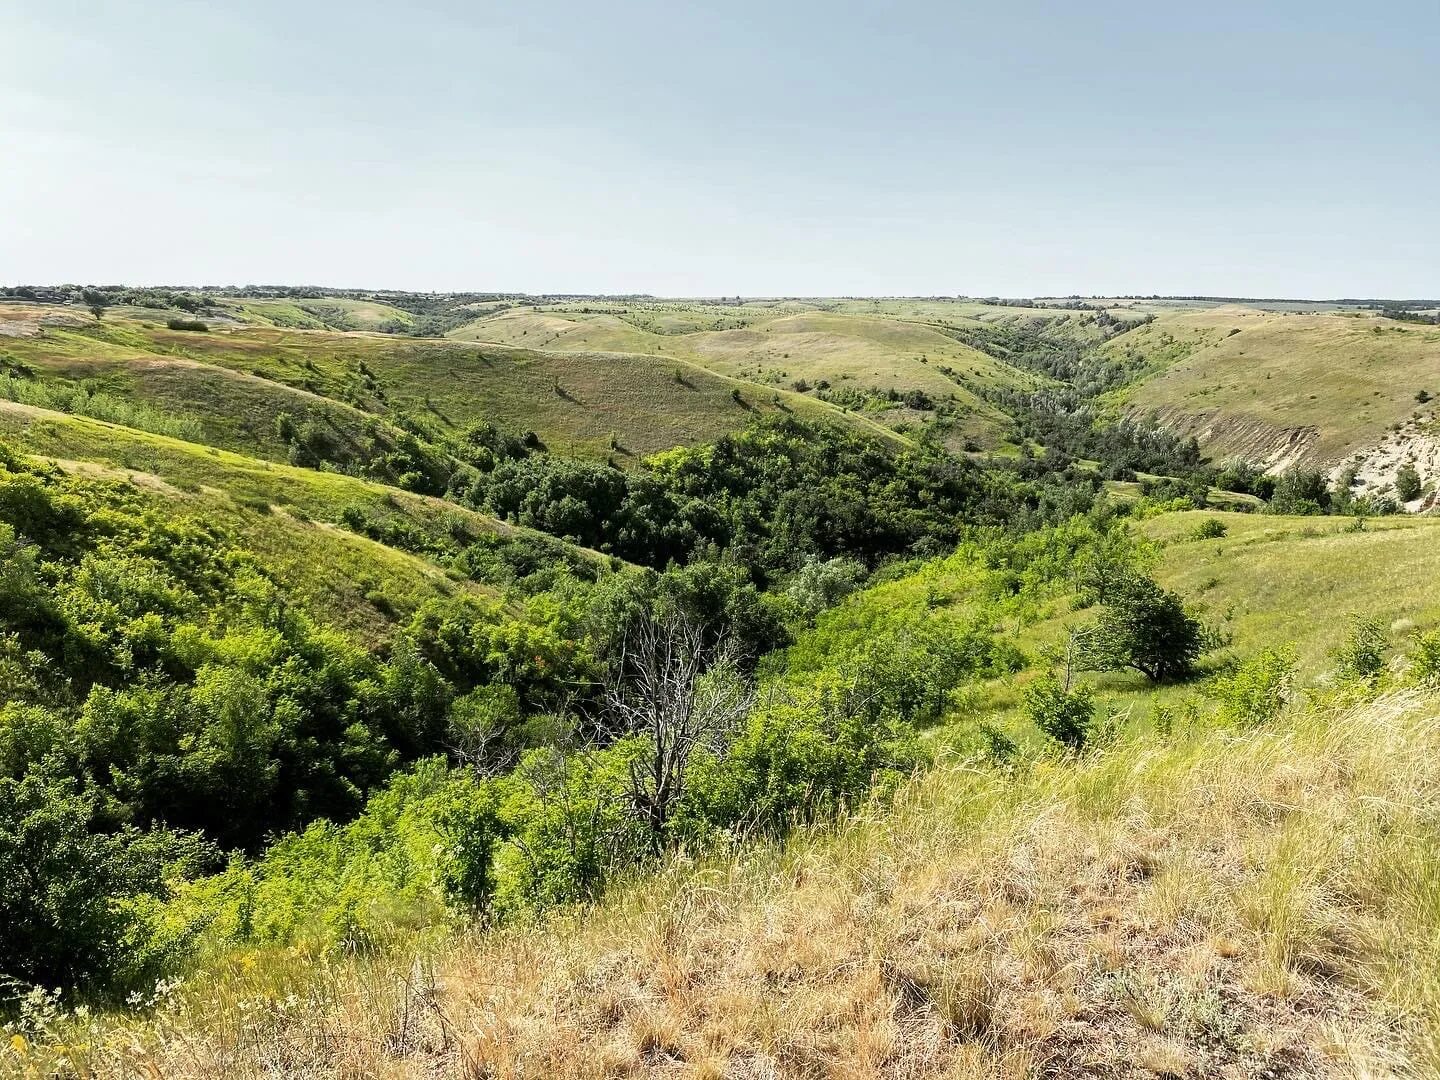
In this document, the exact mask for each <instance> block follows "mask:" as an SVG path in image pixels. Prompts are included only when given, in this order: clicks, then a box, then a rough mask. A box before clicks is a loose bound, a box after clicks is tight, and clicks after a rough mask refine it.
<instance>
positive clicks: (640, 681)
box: [606, 610, 753, 851]
mask: <svg viewBox="0 0 1440 1080" xmlns="http://www.w3.org/2000/svg"><path fill="white" fill-rule="evenodd" d="M752 700H753V692H752V690H751V688H750V686H749V685H748V684H747V683H746V682H745V681H744V680H742V679H741V678H740V677H739V675H738V674H737V673H736V670H735V662H734V659H733V657H732V655H731V650H730V647H729V644H728V641H727V640H724V639H722V640H721V641H720V642H719V643H718V644H716V645H713V646H709V647H707V645H706V633H705V627H704V626H703V625H702V624H701V623H699V622H698V621H696V620H694V619H691V618H689V617H688V616H687V615H685V614H684V613H683V612H682V611H679V610H672V611H670V612H668V613H666V614H664V615H662V616H660V617H659V618H656V617H654V616H649V615H647V616H644V617H642V618H641V619H639V620H638V621H637V622H636V623H635V624H634V626H633V627H632V629H631V631H630V633H629V634H628V635H627V637H626V641H625V645H624V649H623V652H622V656H621V662H620V677H619V679H617V680H616V682H615V683H614V684H613V685H612V686H611V687H610V689H609V691H608V692H607V694H606V705H607V711H608V712H609V714H610V716H611V717H612V718H613V719H614V720H615V721H617V722H618V724H619V726H620V728H621V730H623V731H624V732H626V733H628V734H632V735H638V736H639V737H640V739H641V743H640V747H641V749H640V751H639V752H638V753H637V754H636V756H635V757H634V758H632V759H631V761H630V763H629V766H630V784H629V794H630V801H631V804H632V805H633V807H634V809H635V811H636V813H637V814H638V815H639V817H640V819H641V820H642V821H643V822H644V824H645V826H646V827H647V828H648V829H649V831H650V840H651V844H652V846H653V847H654V848H655V850H656V851H660V850H662V849H663V847H664V843H665V836H666V827H667V825H668V824H669V821H670V815H671V812H672V811H673V810H674V808H675V806H676V804H678V803H679V801H680V799H681V798H682V797H683V796H684V793H685V781H686V773H687V770H688V767H689V764H690V758H691V756H692V755H693V754H694V753H695V751H696V750H697V749H699V748H701V747H708V748H710V749H715V750H718V749H720V744H721V743H723V742H724V740H725V738H726V737H727V736H728V735H729V734H730V733H731V732H732V731H733V730H734V729H735V727H736V725H738V724H739V722H740V720H741V719H742V718H743V717H744V716H745V715H746V713H748V712H749V710H750V704H751V701H752Z"/></svg>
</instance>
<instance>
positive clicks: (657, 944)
mask: <svg viewBox="0 0 1440 1080" xmlns="http://www.w3.org/2000/svg"><path fill="white" fill-rule="evenodd" d="M1437 718H1440V700H1437V699H1436V698H1434V697H1433V696H1432V697H1425V696H1421V695H1418V694H1415V693H1408V692H1407V693H1404V694H1400V695H1395V696H1389V697H1385V698H1382V699H1380V700H1378V701H1375V702H1371V703H1367V704H1362V705H1358V706H1346V705H1343V704H1336V705H1332V706H1329V707H1326V708H1323V709H1318V710H1311V711H1307V712H1296V713H1292V714H1290V715H1288V716H1287V717H1285V718H1282V719H1281V720H1280V721H1278V722H1276V723H1274V724H1272V725H1270V726H1265V727H1261V728H1257V729H1253V730H1249V731H1246V732H1244V733H1237V732H1236V731H1234V730H1231V729H1214V728H1212V729H1200V730H1194V731H1191V732H1189V733H1186V734H1183V735H1179V736H1174V737H1172V738H1170V739H1159V738H1156V737H1154V736H1139V735H1137V736H1133V737H1130V738H1128V739H1126V740H1123V741H1121V742H1119V743H1118V744H1116V745H1114V746H1112V747H1110V748H1109V749H1107V750H1105V751H1103V752H1100V753H1096V754H1093V755H1091V756H1087V757H1083V758H1073V757H1070V758H1058V757H1057V758H1042V759H1037V760H1034V761H1032V762H1031V763H1029V764H1028V765H1024V766H1021V767H1019V770H1018V771H1015V770H1013V769H1007V768H1002V767H998V766H993V765H988V764H984V763H980V762H976V761H969V760H966V761H958V760H957V761H954V762H952V763H950V764H948V765H944V766H942V767H940V768H938V769H936V770H935V771H933V772H931V773H930V774H928V775H926V776H923V777H921V778H918V779H917V780H916V781H915V782H914V783H913V784H911V785H910V786H909V787H907V788H906V789H904V790H903V792H902V793H901V796H900V797H899V799H898V801H897V802H896V804H895V805H894V806H893V807H887V808H879V807H877V808H874V809H873V810H872V811H871V812H868V813H866V814H863V815H861V816H859V817H857V818H855V819H853V820H851V821H849V822H848V823H846V824H844V825H843V826H841V827H837V828H835V829H833V830H826V831H820V832H815V833H810V834H805V835H801V836H799V837H796V838H795V839H794V840H792V842H791V843H790V844H789V845H787V846H786V847H783V848H781V847H774V846H767V847H757V848H751V849H745V850H742V851H740V852H737V853H736V854H734V855H733V856H730V857H726V858H722V859H716V860H712V861H709V862H706V863H703V864H699V865H695V864H690V863H687V862H685V861H683V860H682V861H678V862H676V863H675V864H674V865H672V866H671V867H670V868H669V869H668V870H667V871H666V872H664V873H663V874H660V875H658V876H656V877H652V878H649V879H647V880H645V881H641V882H637V883H635V884H634V885H633V886H632V887H629V888H626V889H621V890H619V891H617V892H616V893H615V894H614V895H613V896H612V897H611V898H610V899H609V900H607V901H606V902H605V903H603V904H601V905H600V906H598V907H597V908H595V909H590V910H582V911H575V912H570V913H562V914H559V915H556V916H553V917H551V918H548V919H546V920H544V921H542V922H539V923H538V924H536V925H533V926H517V927H512V928H509V929H506V930H502V931H488V932H486V931H477V932H475V933H473V934H470V935H468V936H465V937H462V938H460V939H457V940H451V941H449V942H441V943H439V944H438V946H437V945H436V944H435V943H434V942H433V941H432V942H424V941H421V940H419V939H417V940H416V942H415V943H414V945H413V947H411V948H409V949H402V950H400V951H398V952H396V953H392V954H387V955H380V956H369V957H342V956H334V955H314V954H308V953H305V952H304V951H296V950H285V951H280V950H276V951H273V952H268V953H256V952H247V953H242V954H236V955H233V956H229V957H226V958H221V959H219V960H217V961H215V962H214V963H213V964H212V965H211V966H210V967H208V968H207V970H206V971H205V972H204V974H203V975H202V976H199V977H197V978H195V979H194V980H192V981H191V982H189V983H188V984H186V985H184V986H181V987H178V988H169V989H167V990H166V993H165V995H164V1000H163V1001H162V1002H161V1004H160V1005H159V1007H158V1008H157V1009H156V1010H155V1011H153V1012H152V1013H151V1014H149V1015H136V1016H132V1017H124V1016H122V1017H111V1018H107V1019H105V1020H103V1021H101V1022H94V1021H92V1020H90V1019H89V1018H82V1019H81V1020H76V1019H74V1018H59V1019H57V1020H55V1022H54V1023H53V1025H52V1028H51V1034H50V1038H51V1040H52V1042H51V1044H50V1045H42V1046H40V1047H38V1048H36V1047H34V1046H29V1045H27V1046H26V1047H25V1049H24V1050H23V1052H21V1051H15V1052H14V1053H13V1056H12V1059H11V1060H12V1061H19V1060H22V1059H23V1060H24V1062H25V1063H26V1064H28V1065H31V1066H33V1067H34V1068H35V1069H37V1070H39V1072H38V1073H37V1074H38V1075H50V1074H51V1073H60V1072H64V1071H65V1070H66V1068H67V1067H73V1071H74V1072H77V1073H79V1074H81V1075H132V1074H133V1075H151V1076H166V1077H183V1076H201V1075H226V1076H239V1077H251V1076H254V1077H258V1076H262V1075H304V1076H319V1075H327V1076H328V1075H354V1076H362V1075H363V1076H376V1077H419V1076H430V1075H437V1074H443V1075H455V1076H462V1077H475V1078H479V1077H529V1076H534V1077H542V1076H543V1077H599V1076H619V1075H641V1076H644V1075H654V1076H660V1075H665V1076H671V1075H687V1076H709V1077H720V1076H727V1075H744V1076H846V1077H861V1076H886V1077H929V1076H936V1077H938V1076H950V1077H955V1076H958V1077H975V1078H978V1077H1016V1078H1018V1077H1023V1076H1034V1075H1052V1076H1071V1075H1095V1076H1111V1075H1114V1076H1120V1075H1126V1076H1129V1075H1146V1074H1149V1075H1155V1076H1177V1077H1178V1076H1197V1077H1198V1076H1233V1077H1242V1076H1259V1075H1275V1076H1354V1077H1360V1076H1365V1077H1380V1076H1433V1075H1436V1074H1437V1072H1440V902H1437V899H1436V897H1437V896H1440V821H1437V817H1436V807H1437V805H1440V720H1437ZM56 1041H58V1042H59V1043H61V1044H62V1045H63V1047H64V1049H63V1050H57V1049H56V1048H55V1046H54V1042H56ZM0 1052H3V1049H0ZM61 1058H64V1059H66V1060H67V1061H68V1062H70V1066H66V1065H64V1064H63V1063H62V1061H61Z"/></svg>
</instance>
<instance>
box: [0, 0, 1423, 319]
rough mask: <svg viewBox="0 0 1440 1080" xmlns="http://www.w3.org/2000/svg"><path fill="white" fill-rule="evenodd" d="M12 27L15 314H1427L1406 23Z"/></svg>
mask: <svg viewBox="0 0 1440 1080" xmlns="http://www.w3.org/2000/svg"><path fill="white" fill-rule="evenodd" d="M0 13H3V15H4V24H5V26H6V28H7V32H6V38H5V41H4V43H3V45H0V50H3V53H0V55H3V56H4V58H5V61H6V63H5V64H4V65H3V66H0V93H3V94H4V97H5V101H6V104H7V108H6V116H5V119H4V120H3V121H0V153H3V154H4V157H5V161H6V167H5V168H4V169H3V170H0V199H3V200H4V204H5V205H6V207H7V210H8V211H9V212H8V213H7V214H6V215H5V217H4V219H3V224H0V281H3V282H6V283H14V284H19V283H32V284H39V283H60V282H85V283H102V282H123V283H127V284H199V283H213V284H217V285H223V284H241V283H279V282H289V283H294V285H295V286H296V287H304V286H305V285H318V284H319V283H324V284H325V286H326V287H332V288H357V289H397V290H398V289H408V290H414V291H435V292H455V291H465V292H513V293H528V294H551V295H554V294H572V295H604V294H610V295H623V294H637V293H643V294H650V295H655V296H664V297H698V296H734V295H737V294H739V295H745V296H954V295H971V296H1009V297H1021V296H1054V297H1065V296H1071V295H1090V296H1116V295H1147V296H1148V295H1156V294H1159V295H1167V296H1200V295H1210V296H1221V297H1241V296H1245V297H1254V298H1277V299H1278V298H1292V299H1298V298H1314V299H1337V298H1361V299H1365V298H1393V299H1418V298H1428V297H1431V296H1434V295H1435V294H1437V293H1440V274H1437V260H1436V258H1435V256H1434V252H1433V236H1434V235H1435V232H1436V229H1437V227H1440V206H1437V203H1436V201H1435V200H1434V198H1433V195H1432V194H1431V190H1430V189H1431V187H1432V186H1433V178H1434V176H1435V175H1437V172H1440V147H1437V144H1436V141H1435V140H1434V138H1433V137H1432V135H1433V132H1434V131H1435V129H1436V122H1437V120H1440V81H1437V80H1436V79H1434V77H1433V74H1432V73H1433V71H1434V70H1435V68H1436V65H1437V62H1440V30H1437V28H1436V25H1435V22H1434V20H1433V17H1432V16H1433V12H1430V11H1429V10H1428V8H1427V7H1425V6H1422V5H1421V4H1419V3H1399V4H1395V5H1390V6H1389V8H1388V10H1387V12H1386V17H1385V18H1384V19H1383V20H1378V19H1376V20H1372V21H1367V22H1361V21H1359V20H1357V19H1356V18H1355V17H1354V15H1353V9H1351V8H1349V7H1348V6H1346V7H1342V6H1340V5H1323V4H1322V5H1314V4H1304V5H1302V4H1299V3H1295V2H1288V0H1287V2H1284V3H1277V4H1274V5H1269V6H1267V8H1266V9H1265V10H1256V9H1254V8H1252V7H1251V6H1248V5H1241V4H1238V3H1232V2H1225V3H1221V4H1219V5H1215V6H1211V7H1209V8H1207V9H1205V10H1204V11H1199V10H1159V9H1157V8H1156V7H1155V6H1153V5H1140V4H1128V3H1124V4H1122V3H1109V4H1101V5H1099V6H1095V5H1091V6H1088V7H1086V8H1084V9H1068V8H1067V9H1063V10H1055V11H1051V12H1046V13H1043V14H1042V13H1039V12H1035V11H1025V10H1011V11H1001V10H996V9H992V8H990V7H986V8H979V7H974V8H971V9H968V10H967V9H965V8H961V7H956V6H953V5H936V4H931V3H915V2H912V3H907V4H902V5H899V6H895V7H892V8H890V9H888V10H887V11H885V12H883V13H880V12H874V11H868V10H865V9H863V8H860V7H857V6H847V5H839V6H837V5H833V4H825V5H821V4H813V3H808V2H806V3H797V4H792V5H787V6H786V7H785V8H784V9H783V10H775V9H773V8H772V7H770V6H767V5H763V4H756V3H732V4H726V5H723V6H722V5H699V6H688V7H684V8H675V7H672V6H669V5H661V4H657V3H653V2H648V0H645V2H628V3H625V4H623V5H620V6H618V7H612V8H607V9H599V8H594V7H591V6H587V5H580V4H572V3H568V2H562V3H558V4H552V5H547V6H546V7H545V8H544V9H543V10H542V9H526V10H519V9H515V10H502V9H500V8H498V7H491V8H484V7H475V6H473V5H462V4H458V3H452V2H429V3H422V4H419V5H414V6H411V7H409V8H406V9H404V10H401V9H397V8H394V7H393V6H387V5H380V4H376V3H371V2H362V3H351V4H344V5H341V4H337V3H333V2H311V3H302V4H279V3H276V2H274V0H261V2H258V3H254V4H250V5H247V6H245V7H244V8H243V9H236V8H219V7H213V8H212V7H202V6H196V5H181V4H177V3H139V2H136V0H121V2H117V3H107V4H104V5H101V4H95V3H68V4H66V3H58V4H53V5H47V6H45V7H44V8H36V7H33V6H29V5H22V4H20V3H18V2H16V0H0ZM352 282H383V283H384V284H351V283H352Z"/></svg>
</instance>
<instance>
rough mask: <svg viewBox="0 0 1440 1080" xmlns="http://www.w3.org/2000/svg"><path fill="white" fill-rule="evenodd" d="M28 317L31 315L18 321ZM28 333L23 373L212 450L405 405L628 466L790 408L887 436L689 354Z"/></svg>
mask: <svg viewBox="0 0 1440 1080" xmlns="http://www.w3.org/2000/svg"><path fill="white" fill-rule="evenodd" d="M20 310H28V309H16V310H15V311H14V312H12V313H13V314H17V315H18V313H19V311H20ZM6 314H7V309H6V307H5V306H3V305H0V317H3V316H5V315H6ZM16 322H17V323H18V320H16ZM19 325H23V326H24V327H25V328H26V331H27V332H26V333H24V334H19V335H16V336H11V337H6V338H0V356H3V357H5V358H8V362H9V363H10V364H11V365H12V366H13V365H15V364H22V365H26V366H27V367H28V368H30V369H32V370H33V371H35V372H37V373H38V374H40V375H42V376H52V377H56V378H60V379H63V380H67V381H68V382H70V383H81V382H89V383H92V384H93V385H94V386H95V388H97V389H99V390H103V391H105V392H108V393H112V394H118V395H121V396H126V397H130V398H133V399H135V400H138V401H140V402H142V403H145V404H149V405H152V406H154V407H156V408H159V409H163V410H168V411H173V412H175V413H177V414H183V415H188V416H191V417H193V418H194V419H195V420H196V421H197V422H198V423H199V424H200V425H201V427H202V428H203V429H204V432H205V437H206V438H207V439H209V440H210V441H214V442H216V443H217V444H218V445H223V446H226V447H229V448H232V449H237V450H250V451H252V452H259V453H261V454H263V455H265V456H269V457H275V456H276V455H277V454H283V450H284V446H283V442H282V441H279V440H277V439H276V436H275V431H274V425H275V417H276V416H277V415H278V414H279V413H280V412H290V413H292V414H297V415H299V414H306V415H308V414H315V415H316V416H318V418H319V419H320V420H321V421H322V422H323V423H324V424H325V425H327V426H328V427H330V428H332V429H333V430H334V431H335V432H336V434H337V435H338V436H339V437H341V438H344V439H349V440H354V439H355V438H357V437H358V433H359V429H360V428H361V427H363V426H364V425H366V424H368V423H371V422H372V421H373V420H374V419H375V418H376V417H379V418H383V417H386V416H388V415H390V414H391V413H392V412H394V411H395V410H397V409H398V410H406V411H410V412H413V413H416V414H420V415H422V416H425V417H426V418H428V419H429V420H431V421H433V422H435V423H437V424H439V425H440V426H441V427H442V428H458V427H461V426H463V425H465V424H467V423H470V422H475V421H483V422H491V423H494V424H496V425H498V426H500V427H503V428H505V429H507V430H513V431H522V430H533V431H535V432H536V433H537V434H538V435H539V437H540V439H541V441H542V442H543V443H544V444H545V445H547V446H551V447H553V448H554V449H556V450H560V451H563V452H565V453H567V454H572V455H576V456H582V457H592V458H593V457H601V458H603V457H605V456H607V455H611V454H613V455H614V456H616V457H617V458H618V459H619V460H621V461H622V462H623V461H624V460H625V459H626V458H631V459H634V458H638V457H641V456H644V455H647V454H650V453H654V452H655V451H658V450H666V449H670V448H671V447H674V446H677V445H684V444H690V443H695V442H702V441H705V440H707V439H712V438H715V437H716V436H718V435H721V434H724V433H725V432H727V431H732V430H735V429H737V428H740V427H743V426H744V425H745V424H746V423H747V422H748V421H749V420H750V419H751V418H752V417H753V416H756V415H763V414H767V413H778V412H781V411H794V412H797V413H798V414H800V415H803V416H807V417H816V418H821V419H827V420H831V421H833V422H836V423H841V424H848V425H851V426H859V427H861V428H863V429H865V430H872V431H873V430H877V428H876V426H875V425H874V424H873V423H872V422H871V421H869V420H868V419H866V418H865V417H862V416H851V417H848V418H847V417H846V415H845V414H844V413H842V412H841V411H840V410H839V409H837V408H833V407H830V406H827V405H825V404H824V403H822V402H816V401H812V400H809V399H807V398H805V397H804V396H802V395H799V394H795V393H793V392H792V391H789V390H786V389H777V388H774V387H769V386H761V385H757V384H755V383H748V382H745V381H743V380H740V379H735V378H730V377H727V376H725V375H720V374H716V373H713V372H711V371H709V370H707V369H706V368H703V367H701V366H698V365H696V364H694V363H690V362H686V361H685V360H683V359H681V360H672V359H669V358H659V357H647V356H638V355H633V354H620V353H611V352H594V351H591V352H584V353H573V352H560V351H554V350H539V349H530V348H523V349H522V348H513V347H508V346H493V345H492V346H479V345H474V344H468V343H460V342H452V341H445V340H427V339H417V338H405V337H396V336H393V335H360V334H340V333H334V332H327V331H309V330H282V329H276V328H272V327H255V326H243V327H228V326H225V327H222V326H217V327H216V328H214V329H212V330H210V331H209V332H206V333H192V332H187V331H177V330H170V329H167V328H165V327H163V326H157V325H155V324H147V323H141V322H130V321H107V322H104V323H100V324H96V323H93V322H91V323H83V322H81V323H73V324H67V325H65V326H51V327H40V326H39V325H38V324H35V323H28V322H27V323H20V324H19Z"/></svg>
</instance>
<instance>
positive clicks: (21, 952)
mask: <svg viewBox="0 0 1440 1080" xmlns="http://www.w3.org/2000/svg"><path fill="white" fill-rule="evenodd" d="M7 727H8V723H7ZM98 801H99V800H98V796H97V794H96V793H95V792H94V791H86V790H84V789H83V787H82V785H81V784H80V783H79V782H78V781H77V780H76V779H75V778H73V777H70V776H66V775H64V771H63V767H62V765H61V763H60V762H58V761H57V760H56V759H54V758H46V759H45V760H44V761H43V762H41V763H39V764H38V765H36V766H35V767H33V768H31V769H29V770H28V771H27V772H26V774H25V775H24V776H23V777H21V778H13V777H9V776H4V777H0V925H3V926H4V928H5V931H4V933H3V934H0V981H3V982H16V983H20V984H25V985H35V984H38V985H43V986H58V987H63V988H66V989H72V988H75V987H85V988H87V989H88V990H90V991H91V992H92V993H95V994H99V995H102V996H106V997H117V996H123V995H124V994H125V993H126V992H128V991H130V990H133V989H135V988H137V987H139V986H141V985H143V984H144V983H146V982H147V981H150V982H153V980H154V978H155V976H156V974H157V973H158V972H160V971H162V970H163V969H164V967H165V966H166V964H167V963H168V962H170V961H171V960H172V959H173V957H174V955H175V954H176V953H177V952H178V951H179V950H180V949H181V948H182V947H183V946H184V944H185V940H184V938H185V935H184V934H183V933H178V934H167V933H166V932H165V926H164V923H163V920H162V917H161V915H162V912H161V901H162V900H163V899H165V897H166V896H167V893H168V891H169V886H168V881H169V880H170V879H171V878H172V876H174V875H175V874H176V873H177V872H183V871H184V869H185V868H186V867H187V866H193V865H194V864H195V863H196V862H197V860H198V859H199V858H200V857H201V856H202V854H203V849H202V847H201V846H200V845H199V844H198V843H196V842H195V841H194V840H193V839H187V838H185V837H182V836H180V835H178V834H176V833H173V832H170V831H168V830H150V831H147V832H141V831H139V830H136V829H133V828H122V829H118V830H114V831H101V830H99V829H97V828H96V824H97V822H96V819H97V815H98V805H97V804H98Z"/></svg>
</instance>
